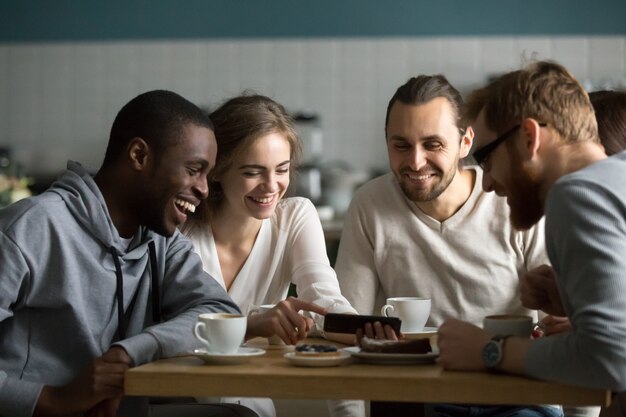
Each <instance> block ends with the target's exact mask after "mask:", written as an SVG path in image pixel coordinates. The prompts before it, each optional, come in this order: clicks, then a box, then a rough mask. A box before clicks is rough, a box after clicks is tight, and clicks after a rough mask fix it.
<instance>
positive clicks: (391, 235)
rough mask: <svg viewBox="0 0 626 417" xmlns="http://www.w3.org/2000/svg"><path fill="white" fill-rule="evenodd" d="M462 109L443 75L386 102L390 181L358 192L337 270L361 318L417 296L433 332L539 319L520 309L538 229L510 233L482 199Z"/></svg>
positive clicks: (492, 198) (537, 255)
mask: <svg viewBox="0 0 626 417" xmlns="http://www.w3.org/2000/svg"><path fill="white" fill-rule="evenodd" d="M461 106H462V98H461V95H460V94H459V92H458V91H457V90H456V89H455V88H454V87H453V86H452V85H450V83H449V82H448V81H447V80H446V79H445V77H443V76H441V75H435V76H424V75H422V76H419V77H414V78H411V79H410V80H408V81H407V82H406V83H405V84H404V85H402V86H401V87H400V88H398V90H397V91H396V93H395V94H394V96H393V97H392V98H391V100H390V102H389V106H388V108H387V116H386V121H385V133H386V143H387V151H388V154H389V163H390V167H391V170H392V172H391V173H389V174H386V175H383V176H381V177H379V178H376V179H374V180H372V181H370V182H369V183H367V184H365V185H364V186H363V187H361V189H359V190H358V191H357V192H356V194H355V197H354V199H353V201H352V203H351V205H350V208H349V209H348V213H347V215H346V218H345V224H344V229H343V234H342V236H341V243H340V246H339V253H338V258H337V263H336V267H335V269H336V271H337V275H338V279H339V283H340V285H341V291H342V293H343V294H344V296H345V297H346V298H347V299H348V301H350V303H351V304H352V305H353V306H354V307H355V308H356V309H357V310H358V311H359V313H361V314H376V313H378V312H379V311H380V310H379V308H380V306H381V305H382V304H384V302H385V299H386V298H387V297H397V296H420V297H429V298H431V299H432V312H431V315H430V318H429V320H428V322H427V326H439V325H440V324H441V323H442V322H443V321H444V320H445V319H447V318H450V317H455V318H461V319H463V320H466V321H470V322H472V323H475V324H479V323H481V321H482V319H483V317H484V316H485V315H489V314H502V313H512V314H526V315H530V316H533V317H534V318H535V319H536V312H534V311H532V310H529V309H526V308H524V307H523V306H522V304H521V302H520V299H519V278H520V277H521V276H522V275H523V274H524V273H526V272H527V271H528V270H530V269H532V268H535V267H537V266H539V265H542V264H544V263H547V257H546V254H545V250H544V246H543V234H542V233H541V228H540V227H536V228H531V229H530V230H528V231H524V232H519V231H516V230H514V229H513V227H512V226H511V224H510V222H509V220H508V217H509V208H508V206H507V204H506V200H505V199H504V198H501V197H499V196H496V195H494V194H488V193H485V192H484V191H483V190H482V188H481V182H482V171H481V169H480V168H478V167H474V166H470V167H464V166H463V162H462V160H463V158H465V157H466V156H467V155H468V154H469V151H470V149H471V147H472V143H473V137H474V133H473V131H472V128H471V127H469V126H466V125H463V124H462V122H461V121H460V108H461ZM441 407H444V406H443V405H442V406H441ZM476 409H477V410H471V411H472V412H478V413H480V412H482V411H484V412H491V413H493V412H494V411H497V410H493V408H492V407H476ZM513 411H514V410H511V409H510V408H509V409H508V410H502V412H507V413H511V412H513ZM518 411H519V413H523V414H524V415H555V413H559V412H560V411H559V410H558V409H556V408H553V407H540V406H538V407H533V408H519V410H518ZM442 412H449V413H454V412H455V410H443V411H442Z"/></svg>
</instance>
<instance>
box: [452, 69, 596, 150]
mask: <svg viewBox="0 0 626 417" xmlns="http://www.w3.org/2000/svg"><path fill="white" fill-rule="evenodd" d="M482 109H484V110H485V122H486V125H487V127H488V128H489V129H491V130H493V131H495V132H498V133H502V132H505V131H506V130H508V129H510V128H511V127H513V126H514V125H515V124H516V123H520V122H521V121H522V120H523V119H524V118H527V117H531V118H534V119H536V120H537V121H539V122H543V123H547V124H548V125H549V126H550V127H551V128H553V129H554V130H555V131H556V132H557V133H558V134H559V136H560V137H561V139H562V140H563V141H564V142H566V143H572V142H578V141H584V140H591V141H594V142H599V138H598V128H597V124H596V118H595V116H594V112H593V107H592V106H591V102H590V101H589V96H588V95H587V92H586V91H585V89H584V88H583V87H582V85H581V84H580V83H579V82H578V81H577V80H576V79H575V78H574V76H573V75H572V74H570V72H569V71H568V70H567V69H565V67H563V66H562V65H560V64H557V63H554V62H549V61H537V62H533V63H530V64H528V65H527V66H526V67H524V68H523V69H521V70H519V71H513V72H509V73H507V74H504V75H502V76H500V77H499V78H497V79H496V80H495V81H493V82H492V83H490V84H489V85H487V86H486V87H484V88H481V89H479V90H476V91H474V92H473V93H472V94H470V96H469V97H468V99H467V103H466V106H465V108H464V114H463V120H464V121H468V120H475V119H476V118H477V117H478V114H479V113H480V112H481V110H482Z"/></svg>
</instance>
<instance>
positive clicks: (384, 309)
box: [380, 304, 394, 317]
mask: <svg viewBox="0 0 626 417" xmlns="http://www.w3.org/2000/svg"><path fill="white" fill-rule="evenodd" d="M390 309H391V311H394V308H393V306H392V305H391V304H385V305H384V306H383V307H382V308H381V309H380V315H381V316H385V317H391V316H390V315H389V314H388V313H387V311H389V310H390Z"/></svg>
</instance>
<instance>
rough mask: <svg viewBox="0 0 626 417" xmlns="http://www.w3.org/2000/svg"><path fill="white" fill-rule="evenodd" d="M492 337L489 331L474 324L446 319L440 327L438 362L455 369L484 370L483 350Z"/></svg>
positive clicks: (446, 367)
mask: <svg viewBox="0 0 626 417" xmlns="http://www.w3.org/2000/svg"><path fill="white" fill-rule="evenodd" d="M490 339H491V338H490V337H489V335H488V334H487V332H485V331H484V330H483V329H481V328H479V327H476V326H474V325H473V324H470V323H467V322H464V321H460V320H456V319H449V320H446V321H445V322H444V323H443V324H442V325H441V326H440V327H439V335H438V338H437V346H438V347H439V358H438V359H437V362H438V363H439V364H441V365H442V366H443V367H444V368H445V369H450V370H454V371H479V370H484V369H485V365H484V363H483V360H482V351H483V347H484V346H485V345H486V344H487V342H489V340H490Z"/></svg>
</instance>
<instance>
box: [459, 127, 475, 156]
mask: <svg viewBox="0 0 626 417" xmlns="http://www.w3.org/2000/svg"><path fill="white" fill-rule="evenodd" d="M473 144H474V129H472V127H471V126H468V127H467V128H466V129H465V133H463V136H462V137H461V149H459V157H460V158H461V159H463V158H465V157H466V156H467V155H469V152H470V149H472V145H473Z"/></svg>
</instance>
